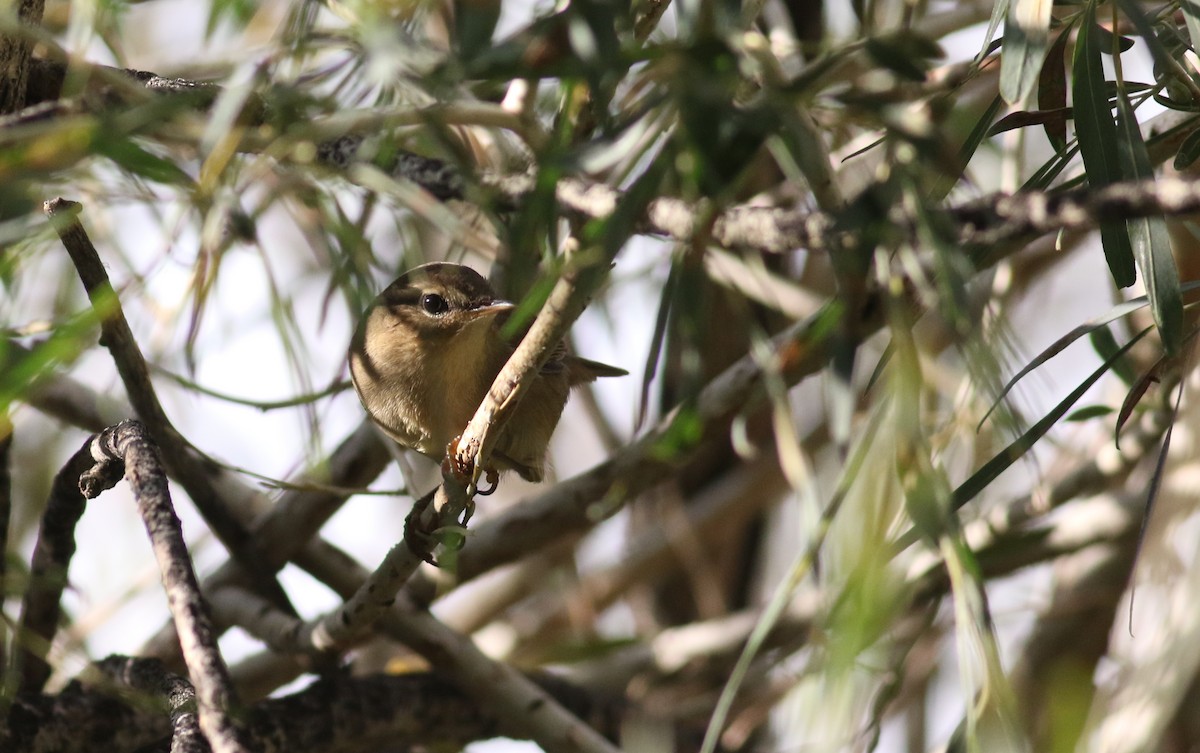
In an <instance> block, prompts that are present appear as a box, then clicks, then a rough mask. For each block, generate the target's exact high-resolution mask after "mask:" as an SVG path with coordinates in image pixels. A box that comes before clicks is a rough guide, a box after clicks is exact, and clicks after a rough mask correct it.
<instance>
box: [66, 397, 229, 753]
mask: <svg viewBox="0 0 1200 753" xmlns="http://www.w3.org/2000/svg"><path fill="white" fill-rule="evenodd" d="M91 453H92V457H93V458H94V459H95V461H96V462H95V465H94V466H93V467H92V468H91V469H89V470H88V471H86V472H85V473H84V474H83V475H82V476H81V477H80V479H79V488H80V490H81V491H82V492H83V494H84V496H85V497H87V498H88V499H93V498H95V497H97V496H98V495H99V494H101V493H102V492H103V491H105V490H107V489H110V488H112V487H113V486H114V485H115V484H116V483H117V481H119V480H120V478H121V476H122V475H123V476H124V477H125V478H126V479H127V480H128V481H129V486H130V489H131V490H132V492H133V497H134V500H135V501H136V502H137V506H138V512H139V513H141V515H142V519H143V520H144V522H145V524H146V533H147V534H149V536H150V543H151V546H152V548H153V549H154V556H155V559H157V560H158V565H159V570H160V571H161V572H162V580H163V589H164V590H165V591H166V593H167V604H168V606H169V607H170V609H171V614H172V616H173V617H174V619H175V625H176V627H177V628H178V631H179V642H180V647H181V648H182V650H183V658H184V661H185V662H186V663H187V667H188V672H189V674H190V675H191V678H192V682H193V684H194V685H195V687H196V694H197V696H198V700H199V704H200V728H201V730H203V731H204V734H205V737H207V738H208V741H209V743H210V744H211V745H212V747H213V750H214V751H216V752H217V753H238V752H240V751H244V750H246V749H247V748H246V745H245V743H244V742H243V741H242V739H241V737H240V736H241V732H240V730H239V729H238V728H237V726H236V725H235V724H234V722H233V719H232V718H231V717H230V716H229V713H230V711H231V709H232V707H233V706H235V705H236V696H235V694H234V691H233V686H232V684H231V683H230V680H229V670H228V669H227V668H226V666H225V661H224V660H223V659H222V658H221V653H220V650H219V648H218V646H217V632H216V631H215V630H214V629H213V626H212V621H211V619H210V618H209V616H208V607H207V605H206V604H205V603H204V599H203V597H202V596H201V594H200V585H199V583H198V582H197V580H196V573H195V571H193V569H192V563H191V558H190V557H189V555H188V551H187V545H186V544H185V543H184V540H183V531H182V530H181V529H180V527H179V519H178V518H177V517H176V516H175V510H174V508H173V507H172V505H171V495H170V491H169V490H168V488H167V477H166V474H165V473H164V471H163V468H162V465H161V462H160V459H159V453H158V449H157V448H156V447H155V446H154V444H153V443H152V442H151V441H150V439H149V437H148V435H147V433H146V430H145V428H144V427H143V426H142V425H141V424H140V423H138V422H136V421H126V422H124V423H121V424H118V425H117V426H115V427H113V428H111V429H106V430H104V431H103V432H101V433H100V434H98V435H97V436H96V437H95V438H94V439H93V440H92V442H91Z"/></svg>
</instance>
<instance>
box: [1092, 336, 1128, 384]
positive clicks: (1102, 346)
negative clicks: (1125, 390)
mask: <svg viewBox="0 0 1200 753" xmlns="http://www.w3.org/2000/svg"><path fill="white" fill-rule="evenodd" d="M1088 339H1089V340H1091V342H1092V349H1093V350H1095V351H1096V354H1097V355H1098V356H1100V358H1102V359H1105V358H1108V357H1109V356H1111V355H1112V354H1114V353H1116V352H1117V351H1118V350H1120V349H1121V346H1120V345H1118V344H1117V338H1116V337H1115V336H1114V335H1113V332H1112V328H1111V327H1101V328H1100V329H1097V330H1093V331H1092V332H1091V333H1090V334H1089V335H1088ZM1112 370H1113V373H1114V374H1116V375H1117V378H1119V379H1120V380H1121V381H1122V382H1124V383H1125V384H1133V380H1134V379H1137V374H1135V373H1134V372H1133V366H1132V365H1131V364H1130V363H1129V359H1128V358H1122V359H1121V360H1120V361H1117V362H1116V363H1114V364H1113V368H1112Z"/></svg>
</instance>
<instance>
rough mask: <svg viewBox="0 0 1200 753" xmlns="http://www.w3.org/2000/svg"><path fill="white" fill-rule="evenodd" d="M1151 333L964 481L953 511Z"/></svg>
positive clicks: (1132, 340)
mask: <svg viewBox="0 0 1200 753" xmlns="http://www.w3.org/2000/svg"><path fill="white" fill-rule="evenodd" d="M1149 331H1150V328H1149V327H1147V328H1146V329H1144V330H1142V331H1141V332H1139V333H1137V334H1136V335H1134V336H1133V337H1132V338H1130V340H1129V342H1127V343H1125V345H1124V346H1122V348H1121V350H1120V351H1118V352H1117V353H1116V354H1115V355H1113V357H1111V358H1109V359H1107V360H1105V362H1104V363H1102V364H1100V368H1098V369H1096V370H1095V371H1093V372H1092V373H1091V374H1090V375H1089V376H1088V378H1087V379H1085V380H1083V383H1082V384H1080V385H1079V386H1078V387H1076V388H1075V389H1074V390H1073V391H1072V392H1071V394H1069V395H1067V396H1066V397H1065V398H1064V399H1063V400H1062V402H1060V403H1059V404H1058V405H1056V406H1054V408H1053V409H1052V410H1051V411H1050V412H1049V413H1047V414H1046V415H1045V416H1043V417H1042V419H1041V420H1040V421H1038V422H1037V423H1036V424H1034V425H1033V426H1031V427H1029V429H1028V430H1027V431H1026V432H1025V433H1024V434H1022V435H1021V436H1019V437H1017V438H1016V439H1014V440H1013V441H1012V443H1011V444H1009V445H1008V446H1007V447H1005V448H1004V449H1003V450H1001V451H1000V452H998V453H996V455H995V456H994V457H992V459H991V460H989V461H988V462H986V463H984V465H983V467H982V468H980V469H979V470H978V471H975V473H974V474H972V475H971V477H970V478H969V479H967V480H966V481H964V482H962V484H960V485H959V487H958V488H957V489H955V490H954V495H953V497H952V500H953V501H952V502H951V507H952V509H955V510H957V509H959V508H961V507H962V506H963V505H965V504H966V503H968V502H970V501H971V500H972V499H974V498H975V496H976V495H977V494H979V492H981V491H983V490H984V489H985V488H986V487H987V486H988V484H990V483H992V482H993V481H995V480H996V477H997V476H999V475H1000V474H1001V473H1003V472H1004V471H1006V470H1008V467H1009V466H1011V465H1012V464H1013V463H1015V462H1017V460H1019V459H1020V458H1021V457H1022V456H1024V455H1025V453H1026V452H1028V451H1029V449H1030V448H1031V447H1033V445H1034V444H1036V443H1037V441H1038V440H1039V439H1041V438H1042V437H1043V436H1045V434H1046V432H1048V431H1050V429H1051V428H1053V427H1054V425H1055V424H1057V423H1058V422H1059V420H1060V419H1061V418H1062V417H1063V416H1064V415H1065V414H1066V412H1067V411H1069V410H1070V409H1071V406H1072V405H1074V404H1075V403H1077V402H1079V399H1080V398H1081V397H1083V396H1084V394H1085V393H1086V392H1087V391H1088V390H1089V389H1091V387H1092V385H1093V384H1095V383H1096V382H1097V380H1099V379H1100V377H1102V376H1104V375H1105V374H1106V373H1108V370H1109V368H1111V366H1112V364H1113V362H1115V361H1116V359H1118V358H1120V357H1121V356H1123V355H1125V353H1126V352H1127V351H1128V350H1129V349H1130V348H1132V347H1133V345H1134V343H1136V342H1138V341H1139V340H1141V339H1142V338H1143V337H1145V336H1146V333H1147V332H1149Z"/></svg>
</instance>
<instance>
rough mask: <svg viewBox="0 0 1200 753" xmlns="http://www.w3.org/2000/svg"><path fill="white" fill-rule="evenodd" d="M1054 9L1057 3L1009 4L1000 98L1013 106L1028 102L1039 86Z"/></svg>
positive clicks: (1022, 1)
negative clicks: (1031, 93)
mask: <svg viewBox="0 0 1200 753" xmlns="http://www.w3.org/2000/svg"><path fill="white" fill-rule="evenodd" d="M1053 7H1054V3H1053V0H1015V2H1013V3H1012V4H1011V5H1009V8H1008V18H1007V20H1005V22H1004V55H1003V56H1002V57H1001V59H1000V95H1001V96H1003V97H1004V101H1005V102H1007V103H1009V104H1010V105H1020V104H1021V103H1022V102H1024V101H1025V100H1026V99H1028V97H1029V94H1030V92H1032V91H1033V85H1034V84H1035V83H1037V80H1038V74H1039V73H1040V72H1041V68H1042V61H1043V60H1044V59H1045V57H1046V47H1047V46H1048V43H1049V41H1050V10H1051V8H1053Z"/></svg>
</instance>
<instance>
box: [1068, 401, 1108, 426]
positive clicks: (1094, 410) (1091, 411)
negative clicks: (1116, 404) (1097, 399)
mask: <svg viewBox="0 0 1200 753" xmlns="http://www.w3.org/2000/svg"><path fill="white" fill-rule="evenodd" d="M1112 412H1113V409H1112V408H1111V407H1109V406H1107V405H1088V406H1085V407H1083V408H1080V409H1079V410H1077V411H1075V412H1074V413H1072V414H1071V415H1069V416H1067V417H1066V418H1064V419H1063V420H1064V421H1070V422H1072V423H1081V422H1083V421H1090V420H1092V419H1093V418H1102V417H1103V416H1107V415H1109V414H1111V413H1112Z"/></svg>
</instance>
